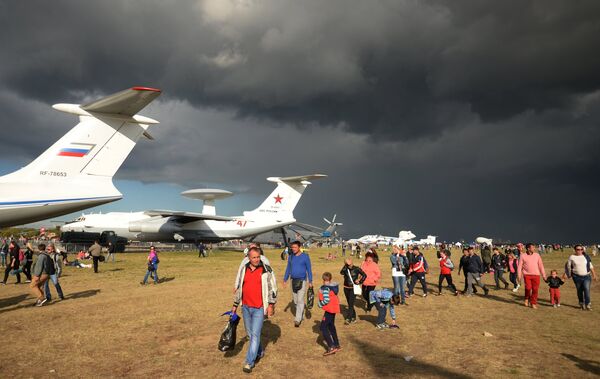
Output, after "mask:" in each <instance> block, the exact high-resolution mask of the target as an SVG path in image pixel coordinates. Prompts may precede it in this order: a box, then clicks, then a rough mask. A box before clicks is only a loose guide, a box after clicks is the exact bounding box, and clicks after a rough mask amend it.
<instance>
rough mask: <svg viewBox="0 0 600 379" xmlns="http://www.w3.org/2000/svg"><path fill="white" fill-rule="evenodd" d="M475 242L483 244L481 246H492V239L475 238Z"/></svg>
mask: <svg viewBox="0 0 600 379" xmlns="http://www.w3.org/2000/svg"><path fill="white" fill-rule="evenodd" d="M475 242H477V243H480V244H483V245H489V246H492V239H491V238H485V237H477V238H476V239H475Z"/></svg>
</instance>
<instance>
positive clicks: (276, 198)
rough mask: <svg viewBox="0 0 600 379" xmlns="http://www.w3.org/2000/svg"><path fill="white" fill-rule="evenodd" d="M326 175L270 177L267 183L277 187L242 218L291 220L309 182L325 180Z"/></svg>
mask: <svg viewBox="0 0 600 379" xmlns="http://www.w3.org/2000/svg"><path fill="white" fill-rule="evenodd" d="M325 177H327V175H323V174H313V175H304V176H290V177H271V178H267V180H268V181H270V182H274V183H277V187H276V188H275V190H274V191H273V192H271V194H270V195H269V196H268V197H267V198H266V199H265V201H263V203H262V204H261V205H260V206H259V207H258V208H256V209H254V210H253V211H250V212H244V216H247V217H254V218H278V219H279V218H282V219H283V218H293V217H294V216H293V212H294V208H296V205H297V204H298V201H300V197H301V196H302V193H303V192H304V190H305V189H306V187H307V186H308V185H309V184H311V182H309V180H314V179H321V178H325Z"/></svg>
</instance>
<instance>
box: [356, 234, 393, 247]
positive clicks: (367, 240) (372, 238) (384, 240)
mask: <svg viewBox="0 0 600 379" xmlns="http://www.w3.org/2000/svg"><path fill="white" fill-rule="evenodd" d="M395 240H396V238H395V237H388V236H382V235H380V234H367V235H364V236H362V237H360V238H353V239H350V240H348V241H346V242H348V243H350V244H356V243H360V244H363V245H390V244H392V243H393V242H394V241H395Z"/></svg>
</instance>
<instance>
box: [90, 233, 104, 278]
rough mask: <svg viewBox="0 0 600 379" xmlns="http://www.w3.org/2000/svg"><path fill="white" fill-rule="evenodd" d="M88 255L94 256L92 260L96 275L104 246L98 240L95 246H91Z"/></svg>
mask: <svg viewBox="0 0 600 379" xmlns="http://www.w3.org/2000/svg"><path fill="white" fill-rule="evenodd" d="M88 253H90V255H91V256H92V260H93V261H94V273H96V274H97V273H98V261H99V260H100V256H101V255H102V246H100V243H99V242H98V240H95V241H94V244H93V245H92V246H90V248H89V249H88Z"/></svg>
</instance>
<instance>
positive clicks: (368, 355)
mask: <svg viewBox="0 0 600 379" xmlns="http://www.w3.org/2000/svg"><path fill="white" fill-rule="evenodd" d="M348 339H349V340H350V342H351V343H352V344H353V345H356V346H358V350H359V351H362V357H363V358H364V362H365V364H367V365H369V366H370V367H371V369H372V370H373V371H374V372H375V373H376V376H378V377H388V376H389V377H398V376H401V374H402V373H406V374H409V375H411V376H416V377H431V376H437V377H444V378H461V379H469V378H471V376H469V375H466V374H463V373H460V372H457V371H454V370H451V369H447V368H444V367H441V366H437V365H434V364H431V363H426V362H422V361H419V359H417V358H413V359H412V360H411V361H410V362H406V361H405V360H404V356H403V355H401V354H397V353H391V352H390V351H389V350H388V349H386V348H385V347H380V346H377V345H375V344H370V343H367V342H364V341H362V340H359V339H357V338H355V337H353V336H349V337H348ZM407 355H409V354H407Z"/></svg>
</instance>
